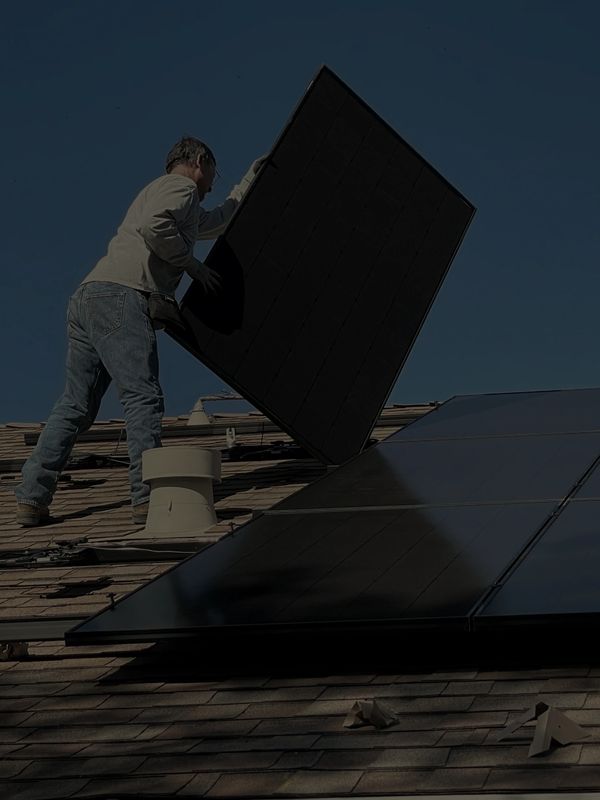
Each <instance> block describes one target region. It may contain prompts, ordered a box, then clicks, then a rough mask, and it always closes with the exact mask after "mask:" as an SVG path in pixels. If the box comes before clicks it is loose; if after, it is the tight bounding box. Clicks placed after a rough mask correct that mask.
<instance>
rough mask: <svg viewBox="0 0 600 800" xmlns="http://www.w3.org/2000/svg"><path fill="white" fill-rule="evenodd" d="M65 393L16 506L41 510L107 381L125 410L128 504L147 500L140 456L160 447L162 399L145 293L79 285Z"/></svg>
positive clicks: (26, 469)
mask: <svg viewBox="0 0 600 800" xmlns="http://www.w3.org/2000/svg"><path fill="white" fill-rule="evenodd" d="M67 325H68V336H69V344H68V350H67V380H66V386H65V390H64V392H63V394H62V396H61V397H60V398H59V400H58V401H57V402H56V404H55V406H54V408H53V409H52V411H51V413H50V416H49V417H48V421H47V423H46V425H45V427H44V429H43V431H42V433H41V435H40V438H39V439H38V442H37V445H36V447H35V450H34V451H33V453H32V454H31V456H30V457H29V459H28V460H27V462H26V463H25V465H24V466H23V480H22V482H21V483H20V484H19V486H18V487H17V488H16V490H15V495H16V497H17V501H18V502H20V503H28V504H29V505H33V506H48V505H50V503H51V501H52V497H53V495H54V492H55V490H56V483H57V481H58V476H59V474H60V472H61V470H63V469H64V467H65V464H66V463H67V460H68V458H69V455H70V453H71V450H72V449H73V445H74V444H75V440H76V439H77V436H78V435H79V434H80V433H82V432H83V431H86V430H87V429H88V428H89V427H90V425H91V424H92V423H93V422H94V420H95V419H96V415H97V413H98V409H99V408H100V402H101V400H102V397H103V396H104V393H105V392H106V390H107V389H108V386H109V384H110V382H111V380H114V382H115V385H116V388H117V392H118V395H119V399H120V401H121V403H122V405H123V409H124V412H125V424H126V428H127V447H128V450H129V459H130V467H129V480H130V483H131V501H132V504H133V505H134V506H135V505H138V504H139V503H143V502H145V501H146V500H147V499H148V495H149V493H150V487H149V486H148V484H146V483H143V482H142V453H143V451H144V450H149V449H151V448H154V447H160V444H161V442H160V431H161V420H162V415H163V412H164V401H163V394H162V390H161V388H160V383H159V381H158V351H157V346H156V334H155V332H154V329H153V327H152V322H151V320H150V317H149V316H148V301H147V298H146V295H144V294H143V293H142V292H138V291H137V290H136V289H130V288H129V287H127V286H121V285H120V284H117V283H105V282H99V281H95V282H91V283H84V284H83V285H81V286H80V287H79V288H78V289H77V291H76V292H75V293H74V294H73V296H72V297H71V299H70V301H69V310H68V314H67Z"/></svg>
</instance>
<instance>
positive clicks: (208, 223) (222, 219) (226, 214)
mask: <svg viewBox="0 0 600 800" xmlns="http://www.w3.org/2000/svg"><path fill="white" fill-rule="evenodd" d="M238 205H239V202H238V201H237V200H235V199H234V198H233V197H228V198H227V200H225V202H224V203H223V204H222V205H220V206H217V207H216V208H213V210H212V211H205V210H204V209H203V208H201V209H200V219H199V221H198V232H197V234H196V238H197V239H216V238H217V236H220V235H221V234H222V233H223V231H224V230H225V228H226V227H227V223H228V222H229V220H230V219H231V217H232V216H233V212H234V211H235V210H236V208H237V207H238Z"/></svg>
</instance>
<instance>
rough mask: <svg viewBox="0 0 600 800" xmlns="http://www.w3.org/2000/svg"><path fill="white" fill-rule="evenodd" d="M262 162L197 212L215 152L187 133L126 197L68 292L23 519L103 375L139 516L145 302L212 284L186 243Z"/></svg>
mask: <svg viewBox="0 0 600 800" xmlns="http://www.w3.org/2000/svg"><path fill="white" fill-rule="evenodd" d="M263 160H264V159H258V160H257V161H255V162H254V163H253V164H252V166H251V167H250V169H249V170H248V172H247V173H246V175H245V176H244V177H243V178H242V180H241V182H240V183H239V184H237V185H236V186H235V187H234V188H233V190H232V191H231V193H230V195H229V197H228V198H227V200H225V202H224V203H223V204H222V205H220V206H218V207H217V208H215V209H214V210H213V211H205V210H204V209H203V208H202V206H201V205H200V203H201V201H202V200H203V199H204V197H205V196H206V194H208V193H209V192H210V191H211V189H212V184H213V181H214V179H215V174H216V160H215V157H214V155H213V153H212V152H211V150H210V149H209V148H208V147H207V146H206V145H205V144H204V143H203V142H201V141H200V140H198V139H194V138H192V137H186V138H183V139H181V140H180V141H179V142H177V144H175V145H174V147H173V148H172V149H171V150H170V152H169V154H168V155H167V162H166V173H167V174H166V175H163V176H162V177H160V178H157V179H156V180H154V181H153V182H152V183H150V184H149V185H148V186H146V187H145V188H144V189H142V191H141V192H140V193H139V194H138V196H137V197H136V199H135V200H134V201H133V203H132V205H131V206H130V208H129V210H128V211H127V214H126V215H125V219H124V220H123V223H122V224H121V226H120V227H119V229H118V231H117V234H116V236H115V237H114V238H113V239H112V240H111V242H110V243H109V245H108V251H107V254H106V255H105V256H104V257H103V258H101V259H100V261H99V262H98V263H97V264H96V266H95V267H94V269H93V270H92V271H91V272H90V273H89V275H88V276H87V277H86V278H85V279H84V280H83V282H82V283H81V285H80V286H79V287H78V289H77V290H76V292H75V293H74V294H73V296H72V297H71V298H70V301H69V308H68V314H67V323H68V339H69V340H68V350H67V367H66V372H67V377H66V386H65V390H64V393H63V394H62V396H61V397H60V399H59V400H58V401H57V403H56V404H55V406H54V408H53V409H52V411H51V413H50V416H49V417H48V421H47V423H46V425H45V427H44V430H43V431H42V434H41V435H40V437H39V440H38V443H37V446H36V448H35V450H34V451H33V453H32V454H31V456H30V457H29V459H28V460H27V462H26V463H25V464H24V466H23V478H22V482H21V483H20V484H19V486H18V487H17V488H16V490H15V495H16V498H17V521H18V522H19V523H20V524H21V525H22V526H25V527H29V526H34V525H39V524H41V523H43V522H44V521H45V520H46V519H47V518H48V517H49V510H48V509H49V506H50V503H51V501H52V497H53V495H54V492H55V490H56V483H57V480H58V476H59V474H60V472H61V470H62V469H64V467H65V464H66V463H67V460H68V458H69V455H70V453H71V450H72V448H73V445H74V444H75V441H76V439H77V436H78V435H79V434H80V433H82V432H83V431H86V430H87V429H88V428H89V427H90V426H91V425H92V423H93V422H94V420H95V418H96V415H97V413H98V409H99V407H100V402H101V400H102V397H103V395H104V393H105V392H106V390H107V388H108V386H109V384H110V382H111V380H113V381H114V382H115V384H116V388H117V392H118V396H119V399H120V401H121V403H122V405H123V409H124V413H125V424H126V428H127V445H128V450H129V459H130V467H129V480H130V484H131V502H132V515H133V521H134V523H135V524H140V525H143V524H144V523H145V521H146V516H147V513H148V499H149V498H148V495H149V491H150V490H149V486H148V485H147V484H145V483H143V482H142V463H141V462H142V453H143V452H144V450H149V449H151V448H154V447H160V444H161V441H160V433H161V419H162V415H163V411H164V403H163V394H162V390H161V387H160V383H159V380H158V353H157V347H156V334H155V330H154V325H153V322H152V319H151V318H150V313H149V310H150V306H149V300H150V299H151V298H152V301H153V300H154V299H155V298H156V297H160V296H165V297H166V298H172V297H173V295H174V293H175V290H176V289H177V287H178V285H179V282H180V281H181V278H182V276H183V273H184V272H186V273H187V274H188V275H190V276H191V277H192V278H194V279H195V280H197V281H199V282H200V283H201V285H202V286H203V287H204V289H205V290H206V291H207V292H211V291H214V290H215V289H216V288H217V286H218V285H219V279H218V276H217V274H216V273H215V272H214V270H211V269H210V268H209V267H208V266H207V265H206V264H203V263H202V262H201V261H198V259H196V258H194V255H193V247H194V242H195V241H196V240H197V239H212V238H216V237H217V236H218V235H219V234H220V233H221V232H222V231H223V229H224V228H225V226H226V225H227V222H228V221H229V219H230V218H231V216H232V214H233V212H234V211H235V209H236V208H237V206H238V204H239V202H240V200H241V199H242V197H243V195H244V194H245V192H246V190H247V189H248V187H249V186H250V184H251V182H252V180H253V178H254V176H255V174H256V172H257V171H258V169H259V168H260V165H261V163H262V161H263ZM155 293H159V295H157V294H155Z"/></svg>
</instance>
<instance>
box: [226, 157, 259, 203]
mask: <svg viewBox="0 0 600 800" xmlns="http://www.w3.org/2000/svg"><path fill="white" fill-rule="evenodd" d="M268 157H269V156H268V155H265V156H261V157H260V158H257V159H255V160H254V161H253V162H252V164H250V166H249V167H248V170H247V171H246V174H245V175H244V177H243V178H242V180H241V181H240V182H239V183H238V184H236V185H235V186H234V187H233V189H232V190H231V192H230V193H229V197H232V198H233V199H234V200H237V201H238V203H239V202H240V201H241V199H242V198H243V197H244V195H245V194H246V192H247V191H248V189H249V188H250V187H251V186H252V183H253V181H254V178H255V177H256V174H257V172H258V171H259V170H260V168H261V167H262V165H263V164H264V163H265V161H266V160H267V159H268Z"/></svg>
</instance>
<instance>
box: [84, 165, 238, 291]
mask: <svg viewBox="0 0 600 800" xmlns="http://www.w3.org/2000/svg"><path fill="white" fill-rule="evenodd" d="M236 189H237V187H235V189H234V190H233V191H232V193H231V195H230V196H229V197H228V198H227V200H225V202H224V203H223V204H222V205H220V206H217V208H215V209H213V210H212V211H206V210H205V209H204V208H202V206H201V205H200V197H199V195H198V190H197V188H196V184H195V183H194V181H193V180H191V178H186V177H185V175H178V174H173V173H171V174H168V175H163V176H161V177H160V178H157V179H156V180H154V181H152V183H149V184H148V186H146V187H145V188H144V189H142V191H141V192H140V193H139V194H138V196H137V197H136V198H135V200H134V201H133V203H132V204H131V206H130V207H129V210H128V211H127V214H126V215H125V219H124V220H123V222H122V223H121V225H120V227H119V229H118V230H117V233H116V235H115V236H114V237H113V238H112V239H111V241H110V243H109V245H108V251H107V253H106V255H105V256H103V257H102V258H101V259H100V261H98V263H97V264H96V266H95V267H94V268H93V269H92V271H91V272H90V273H89V274H88V275H87V276H86V277H85V278H84V279H83V281H82V283H89V282H90V281H109V282H111V283H119V284H121V285H123V286H130V287H131V288H133V289H139V290H141V291H143V292H161V293H162V294H167V295H171V296H172V295H173V294H174V293H175V290H176V289H177V287H178V286H179V283H180V281H181V278H182V275H183V273H184V272H187V273H188V274H190V275H191V276H192V277H193V276H194V272H195V271H196V270H197V269H198V267H199V265H200V262H199V261H198V259H196V258H194V243H195V242H196V241H197V240H198V239H216V238H217V236H219V235H220V234H221V233H222V232H223V230H224V229H225V227H226V225H227V223H228V222H229V220H230V219H231V217H232V215H233V212H234V211H235V209H236V208H237V206H238V204H239V193H237V192H236Z"/></svg>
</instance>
